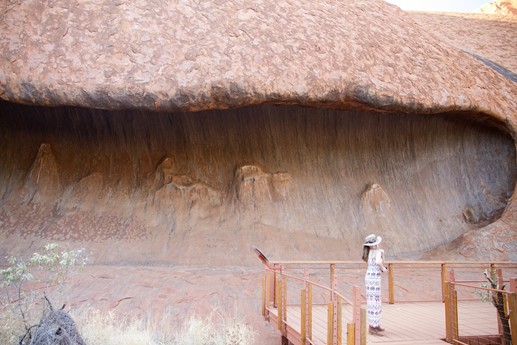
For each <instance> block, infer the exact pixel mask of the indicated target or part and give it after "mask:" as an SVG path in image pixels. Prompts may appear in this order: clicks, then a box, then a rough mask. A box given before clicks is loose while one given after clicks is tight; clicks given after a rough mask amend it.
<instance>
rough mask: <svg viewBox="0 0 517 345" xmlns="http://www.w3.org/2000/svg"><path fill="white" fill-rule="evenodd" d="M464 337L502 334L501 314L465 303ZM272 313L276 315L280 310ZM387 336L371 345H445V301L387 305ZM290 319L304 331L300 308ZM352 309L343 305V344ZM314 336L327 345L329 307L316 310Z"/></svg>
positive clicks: (461, 306)
mask: <svg viewBox="0 0 517 345" xmlns="http://www.w3.org/2000/svg"><path fill="white" fill-rule="evenodd" d="M458 312H459V320H460V328H459V329H460V335H461V336H466V335H469V336H472V335H492V334H497V333H498V327H497V314H496V311H495V308H494V307H493V306H492V305H491V304H490V303H483V302H479V301H466V302H465V301H462V302H461V303H459V307H458ZM271 313H273V314H274V315H275V319H276V315H277V314H276V313H277V310H276V309H272V310H271ZM382 318H383V326H384V327H385V328H386V331H385V332H383V336H376V335H368V336H367V344H380V343H387V344H390V345H410V344H413V345H424V344H425V345H438V344H440V345H443V344H445V343H444V342H443V341H442V340H441V339H443V338H444V337H445V310H444V304H443V303H441V302H422V303H398V304H391V305H390V304H385V305H383V316H382ZM287 320H288V323H289V324H290V326H291V327H292V328H293V330H295V331H297V332H298V333H299V332H300V323H301V320H300V308H299V306H288V313H287ZM351 320H352V309H351V308H350V307H349V306H343V324H342V327H343V344H346V339H347V338H346V331H347V326H346V324H347V323H348V322H351ZM312 327H313V328H312V334H313V337H312V338H313V340H314V343H315V344H317V345H326V342H327V306H322V305H318V306H314V307H313V320H312Z"/></svg>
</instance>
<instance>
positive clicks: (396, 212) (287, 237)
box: [0, 102, 517, 264]
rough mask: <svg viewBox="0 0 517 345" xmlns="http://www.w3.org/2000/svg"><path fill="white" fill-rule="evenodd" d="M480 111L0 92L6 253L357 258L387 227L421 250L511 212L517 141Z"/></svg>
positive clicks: (398, 251)
mask: <svg viewBox="0 0 517 345" xmlns="http://www.w3.org/2000/svg"><path fill="white" fill-rule="evenodd" d="M463 115H468V116H463ZM467 118H471V119H472V118H481V116H477V115H476V114H452V113H451V114H441V115H433V116H431V115H428V116H423V115H413V116H409V115H408V114H401V113H390V114H388V113H374V112H365V111H354V110H348V111H344V110H343V111H338V110H325V109H315V108H303V107H295V106H271V105H270V106H255V107H248V108H240V109H235V110H214V111H205V112H198V113H152V112H143V111H101V110H94V109H81V108H45V107H32V106H20V105H14V104H11V103H6V102H3V103H1V104H0V139H1V140H0V153H1V154H0V196H1V199H0V224H1V232H0V238H1V241H0V255H2V256H3V254H5V253H7V252H9V251H10V250H13V248H14V249H15V250H17V251H18V252H19V251H24V250H29V251H30V250H31V249H30V248H29V247H30V245H31V243H32V246H36V245H37V244H40V243H46V242H48V241H51V240H52V241H63V242H67V243H71V244H73V245H74V246H84V247H86V248H87V249H88V250H90V251H91V253H92V254H91V255H92V257H93V258H94V260H95V262H98V263H100V262H102V263H109V262H114V261H116V262H134V263H150V262H162V263H164V262H167V263H176V264H243V263H250V262H255V260H256V258H255V257H254V255H253V254H252V252H251V249H250V248H251V246H252V245H256V246H258V247H260V248H261V249H262V250H263V251H264V252H265V253H266V254H267V255H269V256H270V257H273V258H276V259H334V260H336V259H359V257H360V251H361V243H362V238H363V237H364V236H365V235H367V234H369V233H372V232H375V233H379V234H381V235H382V236H383V238H384V239H385V242H384V247H385V248H386V249H387V251H388V253H389V255H390V256H391V257H400V258H410V257H415V256H417V255H419V253H422V252H424V251H426V250H429V249H431V248H434V247H436V246H439V245H442V244H444V243H448V242H451V241H453V240H454V239H455V238H457V237H458V236H460V235H461V234H463V233H466V232H467V231H468V230H470V229H476V228H479V227H481V226H484V225H487V224H489V223H491V222H493V221H495V220H496V219H498V218H499V217H500V215H501V214H502V212H503V210H504V208H505V207H506V205H507V201H508V199H509V198H510V197H511V194H512V192H513V190H514V187H515V181H516V178H517V167H516V154H515V146H514V142H513V140H512V138H511V137H510V136H509V135H507V134H505V132H504V131H502V130H501V129H499V128H496V127H493V126H487V124H486V123H485V124H481V123H477V122H473V121H472V120H467ZM27 248H29V249H27ZM507 255H508V254H507ZM514 260H515V258H514Z"/></svg>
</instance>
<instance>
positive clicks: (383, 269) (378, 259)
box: [375, 249, 388, 272]
mask: <svg viewBox="0 0 517 345" xmlns="http://www.w3.org/2000/svg"><path fill="white" fill-rule="evenodd" d="M376 254H377V255H376V258H375V263H376V264H377V266H379V269H380V270H381V272H386V271H387V270H388V268H387V267H386V266H384V250H383V249H379V250H378V252H377V253H376Z"/></svg>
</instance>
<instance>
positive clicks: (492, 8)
mask: <svg viewBox="0 0 517 345" xmlns="http://www.w3.org/2000/svg"><path fill="white" fill-rule="evenodd" d="M479 12H481V13H490V14H503V15H517V1H516V0H510V1H505V0H496V1H491V2H489V3H487V4H485V5H483V6H481V8H480V9H479Z"/></svg>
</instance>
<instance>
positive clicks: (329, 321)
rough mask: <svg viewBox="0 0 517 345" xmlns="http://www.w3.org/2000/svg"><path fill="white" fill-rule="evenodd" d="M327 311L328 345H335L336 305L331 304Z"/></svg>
mask: <svg viewBox="0 0 517 345" xmlns="http://www.w3.org/2000/svg"><path fill="white" fill-rule="evenodd" d="M327 306H328V309H327V344H328V345H330V344H334V332H333V330H334V303H332V302H329V303H328V305H327Z"/></svg>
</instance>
